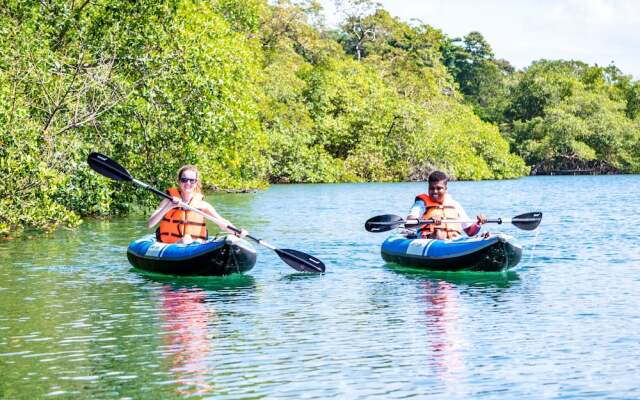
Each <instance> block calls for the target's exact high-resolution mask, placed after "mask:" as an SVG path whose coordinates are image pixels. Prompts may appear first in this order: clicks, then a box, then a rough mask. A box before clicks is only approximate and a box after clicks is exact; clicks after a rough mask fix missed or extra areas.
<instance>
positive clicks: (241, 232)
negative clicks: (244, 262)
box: [235, 229, 249, 238]
mask: <svg viewBox="0 0 640 400" xmlns="http://www.w3.org/2000/svg"><path fill="white" fill-rule="evenodd" d="M248 234H249V232H248V231H247V230H246V229H242V230H240V233H236V234H235V235H236V236H237V237H239V238H243V237H245V236H247V235H248Z"/></svg>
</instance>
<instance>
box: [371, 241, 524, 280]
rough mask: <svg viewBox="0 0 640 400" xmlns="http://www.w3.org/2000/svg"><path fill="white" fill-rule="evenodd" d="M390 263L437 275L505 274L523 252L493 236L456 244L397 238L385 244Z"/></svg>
mask: <svg viewBox="0 0 640 400" xmlns="http://www.w3.org/2000/svg"><path fill="white" fill-rule="evenodd" d="M382 258H383V259H384V260H385V261H387V262H392V263H396V264H400V265H407V266H411V267H416V268H423V269H429V270H437V271H494V272H495V271H503V270H506V269H509V268H513V267H515V266H516V265H517V264H518V263H519V262H520V259H521V258H522V248H521V247H520V246H518V245H517V244H515V243H514V241H513V238H512V237H510V236H508V235H503V234H492V235H490V236H489V237H488V238H483V237H461V238H458V239H453V240H436V239H417V238H407V237H406V236H404V235H400V234H395V235H391V236H389V237H388V238H387V239H386V240H385V241H384V243H382Z"/></svg>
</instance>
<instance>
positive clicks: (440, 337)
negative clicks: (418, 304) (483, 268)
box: [423, 280, 469, 383]
mask: <svg viewBox="0 0 640 400" xmlns="http://www.w3.org/2000/svg"><path fill="white" fill-rule="evenodd" d="M423 285H424V290H425V303H426V305H427V308H426V310H425V314H426V316H427V321H426V327H427V331H428V335H429V336H428V338H427V340H428V342H429V344H430V348H431V351H432V354H431V356H432V359H431V361H430V363H429V364H430V365H431V366H433V367H434V369H435V372H436V375H438V376H439V377H440V378H441V379H442V381H443V382H445V383H450V382H455V381H456V376H457V375H456V374H459V373H460V372H463V371H465V370H466V366H465V362H464V357H463V354H464V351H465V349H466V348H467V347H468V346H469V343H468V342H467V340H466V338H465V336H464V333H463V332H462V329H461V328H462V327H461V326H460V323H459V322H460V311H461V310H460V308H461V304H460V303H459V302H458V300H459V294H458V289H457V288H456V286H455V285H452V284H450V283H448V282H445V281H442V280H438V281H432V280H427V281H425V282H424V283H423Z"/></svg>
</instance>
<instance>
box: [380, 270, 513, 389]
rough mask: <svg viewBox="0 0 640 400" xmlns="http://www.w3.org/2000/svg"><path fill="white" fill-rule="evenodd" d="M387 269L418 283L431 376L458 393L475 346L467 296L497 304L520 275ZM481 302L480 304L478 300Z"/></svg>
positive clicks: (509, 272) (507, 272) (427, 363)
mask: <svg viewBox="0 0 640 400" xmlns="http://www.w3.org/2000/svg"><path fill="white" fill-rule="evenodd" d="M385 267H386V268H387V269H388V270H391V271H393V272H395V273H397V274H399V275H401V276H403V277H405V278H407V279H408V280H410V281H415V283H416V285H417V288H418V293H419V294H418V299H419V300H420V302H421V304H423V305H424V316H425V318H424V319H423V321H424V329H425V332H426V334H425V339H426V343H427V349H426V350H427V351H426V354H427V355H428V359H427V361H426V365H427V366H428V368H429V371H431V375H432V376H434V377H438V379H439V380H440V382H441V383H442V384H443V385H444V386H445V387H446V390H447V391H448V392H450V393H454V392H455V391H456V385H458V384H459V379H460V376H466V375H468V374H469V373H470V371H469V367H468V366H467V362H466V361H465V356H466V355H467V354H468V353H469V350H470V348H471V345H472V343H470V340H471V339H470V338H469V336H468V334H467V332H466V329H465V325H466V324H465V321H466V319H467V318H469V316H470V315H471V314H472V311H470V310H469V306H468V304H467V303H466V298H465V295H466V294H467V292H468V291H469V290H473V291H474V294H475V293H476V292H477V291H479V292H481V293H483V294H484V295H486V296H488V297H489V298H491V299H492V300H496V296H497V297H499V296H500V294H501V293H503V292H504V291H505V290H506V288H509V287H510V286H512V284H513V283H514V282H517V281H518V280H519V276H518V274H517V273H515V272H513V271H506V272H502V273H487V272H440V271H428V270H420V269H415V268H407V267H402V266H398V265H395V264H387V265H385ZM476 301H477V300H476Z"/></svg>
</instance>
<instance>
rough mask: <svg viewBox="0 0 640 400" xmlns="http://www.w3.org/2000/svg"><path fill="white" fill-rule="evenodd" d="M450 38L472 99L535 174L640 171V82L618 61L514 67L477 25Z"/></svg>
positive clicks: (453, 65) (448, 55)
mask: <svg viewBox="0 0 640 400" xmlns="http://www.w3.org/2000/svg"><path fill="white" fill-rule="evenodd" d="M459 42H460V41H459V40H451V39H447V40H445V45H444V46H443V49H444V51H443V55H444V60H445V64H446V65H447V67H448V68H449V71H450V72H451V73H452V75H453V76H454V77H455V79H456V82H457V83H458V85H459V87H460V90H461V91H462V93H463V94H464V97H465V103H467V104H469V105H471V106H472V107H473V108H474V110H475V112H476V114H477V115H478V116H480V117H481V118H482V119H484V120H485V121H490V122H493V123H497V124H499V126H500V127H501V131H502V134H503V136H505V137H507V138H508V139H509V140H510V143H511V148H512V149H513V150H514V151H515V152H516V154H518V155H520V156H521V157H523V158H524V159H525V161H526V162H527V164H528V165H530V166H531V168H532V170H531V172H532V173H533V174H540V173H574V172H596V173H608V172H623V173H638V172H640V118H638V116H639V115H640V108H639V105H640V104H639V93H640V82H637V81H635V82H634V81H632V80H631V77H630V76H628V75H624V74H622V72H621V71H620V70H619V69H618V68H616V67H615V66H613V65H612V66H608V67H599V66H590V65H587V64H585V63H582V62H579V61H549V60H540V61H537V62H534V63H533V64H532V65H531V66H529V67H528V68H526V69H525V70H524V71H514V70H513V68H511V67H510V66H509V65H508V63H506V62H505V61H504V60H496V59H495V58H494V56H493V53H492V52H491V48H490V46H489V45H488V44H487V43H486V42H485V41H484V38H482V35H480V34H479V33H478V32H472V33H470V34H469V35H468V36H466V37H465V38H464V40H463V43H462V44H459Z"/></svg>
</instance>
